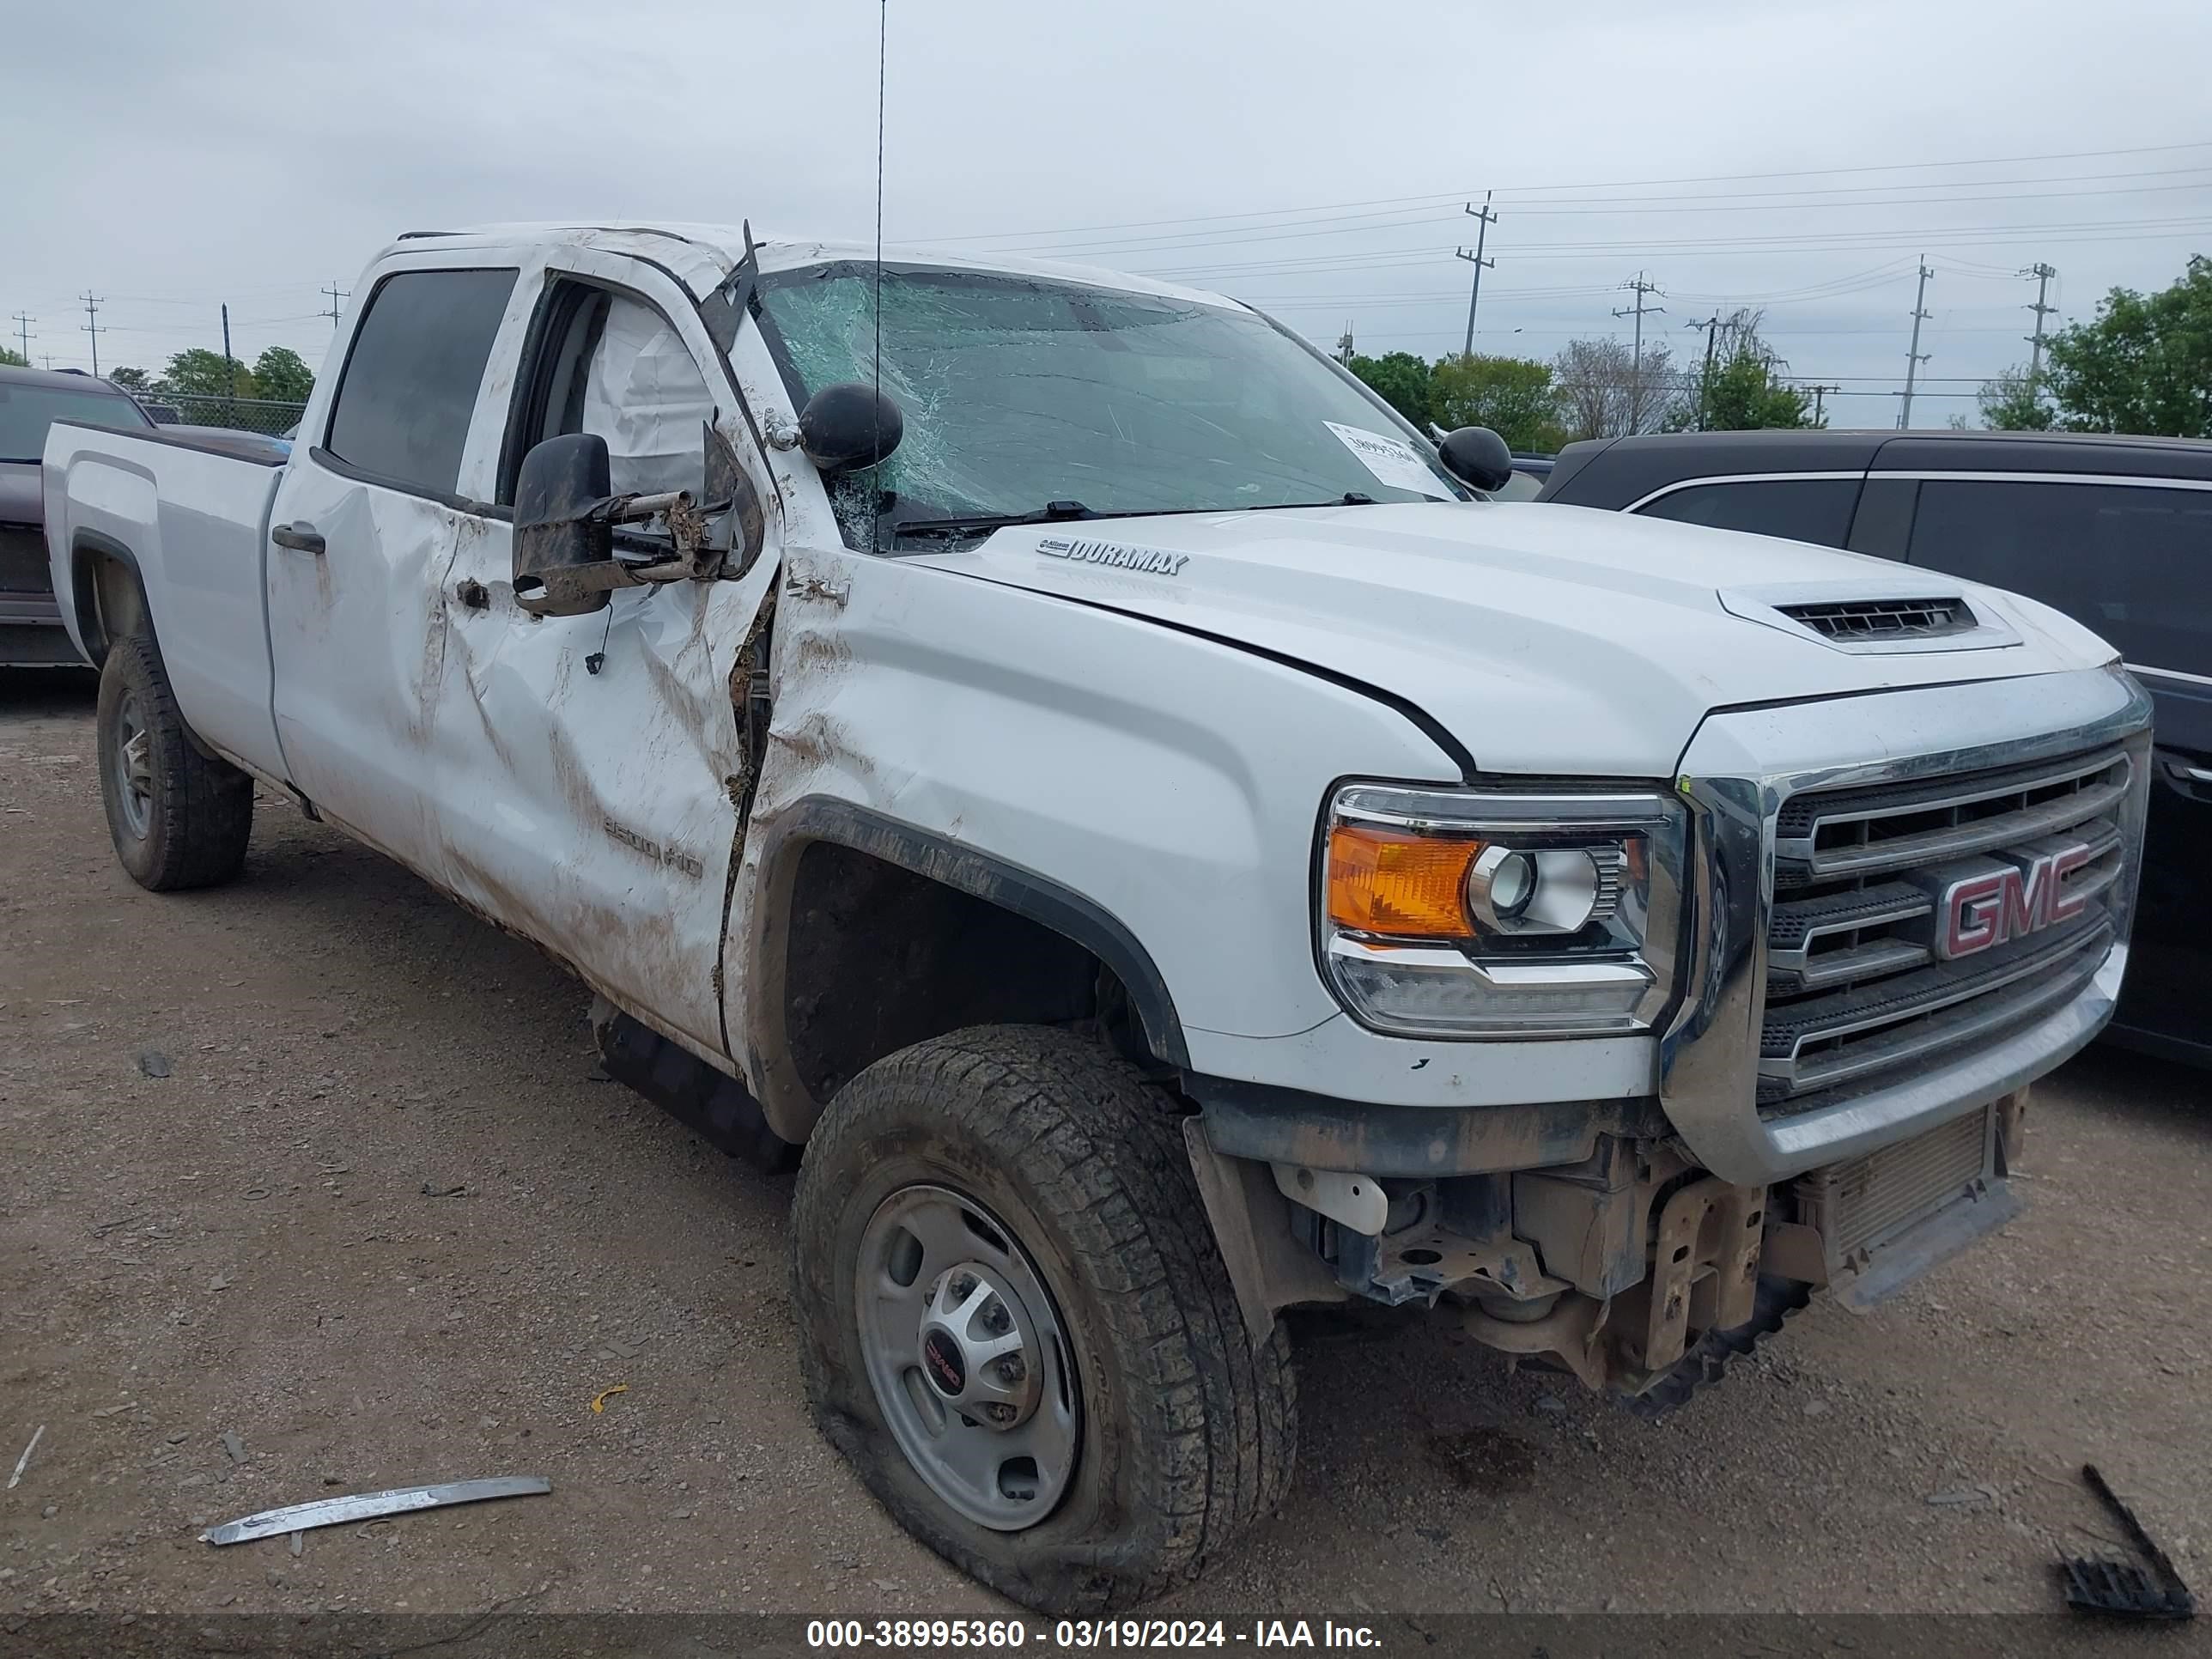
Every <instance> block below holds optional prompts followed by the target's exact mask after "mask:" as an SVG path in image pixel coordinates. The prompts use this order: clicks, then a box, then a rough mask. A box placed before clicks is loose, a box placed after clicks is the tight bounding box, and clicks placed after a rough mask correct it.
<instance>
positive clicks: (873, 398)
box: [799, 380, 906, 478]
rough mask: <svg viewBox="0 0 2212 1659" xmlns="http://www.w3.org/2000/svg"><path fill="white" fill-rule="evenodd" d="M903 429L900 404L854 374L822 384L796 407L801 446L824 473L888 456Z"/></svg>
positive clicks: (869, 463)
mask: <svg viewBox="0 0 2212 1659" xmlns="http://www.w3.org/2000/svg"><path fill="white" fill-rule="evenodd" d="M905 432H906V418H905V416H902V415H901V414H900V413H899V406H898V405H897V404H895V403H893V402H892V401H891V400H890V398H887V397H884V395H883V394H882V393H881V392H878V391H877V390H876V389H875V387H873V386H864V385H863V384H861V383H860V381H858V380H845V381H841V382H840V383H839V384H837V385H836V386H823V388H822V390H821V391H819V392H816V393H815V394H814V395H813V396H812V397H811V398H808V399H807V400H806V407H805V408H804V409H802V410H799V447H800V448H801V449H803V450H805V452H806V459H808V460H810V461H811V462H813V463H814V465H817V466H818V467H820V468H821V469H822V475H823V477H828V478H834V477H836V476H837V475H838V474H839V473H841V472H850V471H853V470H854V468H856V467H863V466H873V465H876V464H877V463H878V461H882V460H885V459H889V458H890V453H891V451H893V450H894V449H896V448H897V447H898V446H899V439H900V438H901V437H902V436H903V435H905Z"/></svg>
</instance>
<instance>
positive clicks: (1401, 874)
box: [1328, 823, 1482, 939]
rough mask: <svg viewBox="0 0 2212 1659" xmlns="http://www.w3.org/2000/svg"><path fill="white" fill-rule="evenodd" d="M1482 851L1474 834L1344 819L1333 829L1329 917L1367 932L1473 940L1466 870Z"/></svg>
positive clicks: (1331, 836)
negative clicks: (1425, 832) (1426, 832)
mask: <svg viewBox="0 0 2212 1659" xmlns="http://www.w3.org/2000/svg"><path fill="white" fill-rule="evenodd" d="M1481 850H1482V843H1481V842H1479V841H1475V840H1473V839H1472V838H1468V837H1458V836H1411V835H1407V834H1406V833H1405V832H1404V831H1403V830H1400V829H1378V828H1376V826H1374V825H1372V824H1365V823H1340V824H1338V825H1336V826H1335V827H1334V829H1331V830H1330V831H1329V833H1328V919H1329V920H1330V921H1333V922H1334V923H1335V924H1336V925H1337V926H1338V927H1346V928H1350V929H1351V930H1352V931H1353V932H1355V933H1383V934H1391V935H1396V936H1398V937H1401V938H1413V939H1470V938H1472V937H1473V936H1474V928H1473V927H1472V926H1471V925H1470V923H1469V922H1468V916H1467V902H1466V897H1465V895H1466V891H1467V871H1468V865H1470V864H1472V863H1473V862H1474V856H1475V854H1478V853H1480V851H1481Z"/></svg>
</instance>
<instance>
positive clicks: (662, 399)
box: [582, 295, 714, 495]
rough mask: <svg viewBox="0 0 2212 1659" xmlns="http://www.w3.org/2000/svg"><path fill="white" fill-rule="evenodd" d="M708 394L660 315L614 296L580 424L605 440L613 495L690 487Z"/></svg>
mask: <svg viewBox="0 0 2212 1659" xmlns="http://www.w3.org/2000/svg"><path fill="white" fill-rule="evenodd" d="M713 419H714V393H713V392H709V391H708V389H707V382H706V380H705V379H704V378H703V377H702V375H701V374H700V373H699V366H698V364H696V362H693V361H692V358H691V350H690V347H688V346H686V345H685V344H684V340H683V337H682V336H680V335H678V333H677V331H675V330H674V329H673V328H671V327H670V326H669V325H668V324H667V322H666V321H665V319H662V318H661V316H660V315H659V313H657V312H655V311H653V310H652V309H651V308H650V307H647V306H643V305H640V304H639V303H638V302H637V301H635V300H629V299H625V298H623V296H622V295H613V296H612V297H611V301H610V302H609V304H608V307H607V316H606V321H605V325H603V326H602V328H601V329H600V331H599V345H598V346H597V347H596V348H595V349H593V351H592V367H591V373H590V374H588V375H587V376H586V378H585V382H584V408H583V414H582V421H583V429H584V430H585V431H586V432H591V433H596V434H597V435H599V436H600V437H602V438H605V440H606V441H607V471H608V476H609V477H610V478H611V480H612V482H613V487H614V491H615V493H616V494H617V495H657V494H660V493H662V492H665V491H669V490H677V489H697V488H698V487H699V483H700V470H701V462H702V457H701V454H700V449H699V428H700V425H701V423H702V422H711V421H712V420H713Z"/></svg>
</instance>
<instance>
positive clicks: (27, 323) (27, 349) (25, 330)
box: [15, 311, 39, 368]
mask: <svg viewBox="0 0 2212 1659" xmlns="http://www.w3.org/2000/svg"><path fill="white" fill-rule="evenodd" d="M38 320H39V319H37V318H35V317H27V316H25V315H24V314H23V313H21V312H20V311H19V312H17V313H15V337H16V338H17V339H19V340H21V342H22V343H23V350H22V358H23V366H24V367H25V368H29V367H30V362H31V340H32V334H31V325H32V324H33V323H35V322H37V321H38Z"/></svg>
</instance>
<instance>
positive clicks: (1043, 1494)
mask: <svg viewBox="0 0 2212 1659" xmlns="http://www.w3.org/2000/svg"><path fill="white" fill-rule="evenodd" d="M792 1235H793V1240H792V1249H793V1291H794V1300H795V1303H796V1306H797V1310H798V1312H799V1316H800V1324H801V1333H802V1335H801V1360H802V1365H803V1369H804V1370H805V1381H806V1389H807V1396H808V1400H809V1402H810V1404H811V1406H812V1407H813V1410H814V1413H815V1417H816V1420H817V1423H818V1424H819V1425H820V1426H821V1428H822V1431H823V1434H824V1435H825V1436H826V1437H828V1438H829V1441H830V1442H831V1443H832V1444H834V1445H835V1446H836V1448H837V1449H838V1450H839V1451H841V1452H842V1453H843V1454H844V1455H845V1456H846V1457H847V1458H848V1459H849V1460H850V1461H851V1462H852V1463H853V1465H854V1468H855V1469H856V1470H857V1471H858V1472H859V1474H860V1478H861V1479H862V1480H864V1481H865V1482H866V1484H867V1486H868V1488H869V1490H870V1491H871V1492H873V1493H874V1494H875V1496H876V1497H877V1498H878V1500H879V1501H881V1502H882V1503H883V1504H884V1507H885V1508H886V1509H888V1510H890V1512H891V1514H892V1515H893V1516H894V1517H896V1519H897V1520H898V1521H899V1522H900V1523H901V1524H902V1525H903V1526H904V1527H905V1528H907V1529H908V1531H909V1532H911V1533H913V1534H915V1536H916V1537H917V1538H919V1539H921V1541H922V1542H924V1543H926V1544H927V1545H928V1546H929V1547H931V1548H932V1549H933V1550H935V1551H937V1552H938V1553H939V1554H940V1555H943V1556H945V1558H946V1559H948V1560H951V1562H953V1563H954V1564H955V1565H957V1566H959V1567H961V1568H962V1569H963V1570H964V1571H967V1572H969V1573H970V1574H972V1575H973V1576H974V1577H977V1578H979V1579H981V1581H982V1582H983V1583H987V1584H988V1585H990V1586H992V1587H993V1588H994V1589H997V1590H999V1591H1000V1592H1001V1593H1002V1594H1004V1595H1008V1596H1011V1597H1012V1598H1013V1599H1014V1600H1015V1601H1021V1602H1024V1603H1025V1604H1027V1605H1028V1606H1030V1607H1039V1608H1042V1609H1045V1610H1047V1611H1052V1612H1060V1611H1068V1610H1075V1609H1093V1610H1097V1609H1104V1608H1109V1607H1122V1606H1127V1605H1128V1604H1130V1603H1132V1602H1135V1601H1141V1600H1143V1599H1145V1598H1146V1597H1147V1596H1151V1595H1158V1594H1159V1593H1161V1592H1162V1591H1164V1590H1165V1589H1168V1588H1169V1587H1170V1586H1171V1585H1172V1584H1174V1583H1176V1582H1177V1581H1179V1580H1182V1579H1186V1578H1189V1577H1195V1576H1196V1575H1197V1574H1198V1573H1199V1572H1200V1571H1202V1570H1203V1568H1204V1567H1205V1565H1206V1563H1207V1562H1208V1561H1209V1560H1210V1559H1212V1558H1213V1557H1215V1556H1216V1555H1218V1553H1220V1552H1221V1551H1222V1550H1223V1549H1224V1548H1225V1547H1227V1546H1228V1544H1229V1543H1230V1541H1231V1540H1232V1539H1233V1538H1234V1537H1235V1536H1236V1535H1237V1534H1238V1533H1239V1532H1241V1531H1242V1530H1243V1528H1246V1527H1247V1526H1249V1524H1250V1523H1251V1522H1253V1521H1255V1520H1256V1519H1258V1518H1259V1517H1260V1516H1263V1515H1265V1514H1266V1513H1267V1511H1269V1510H1272V1509H1273V1507H1274V1506H1275V1504H1277V1503H1278V1502H1279V1500H1280V1499H1281V1498H1282V1496H1283V1493H1284V1491H1285V1488H1286V1487H1287V1486H1288V1484H1289V1479H1290V1471H1291V1457H1292V1454H1293V1444H1294V1440H1295V1435H1296V1402H1295V1399H1294V1393H1293V1384H1292V1381H1291V1369H1290V1363H1289V1345H1288V1339H1287V1338H1286V1337H1285V1334H1284V1333H1283V1331H1282V1330H1281V1328H1280V1327H1278V1328H1276V1329H1274V1330H1273V1332H1271V1333H1270V1334H1269V1335H1268V1338H1267V1340H1266V1341H1264V1342H1260V1343H1256V1344H1255V1342H1254V1341H1253V1340H1252V1339H1251V1336H1250V1335H1249V1333H1248V1331H1247V1330H1246V1328H1245V1325H1244V1322H1243V1317H1242V1316H1241V1315H1240V1313H1239V1311H1238V1309H1237V1299H1236V1297H1235V1294H1234V1292H1233V1291H1231V1288H1230V1285H1229V1279H1228V1273H1227V1271H1226V1269H1225V1267H1223V1265H1222V1263H1221V1261H1220V1258H1219V1255H1218V1252H1217V1251H1216V1249H1215V1247H1214V1244H1213V1241H1212V1234H1211V1232H1210V1231H1209V1229H1208V1227H1207V1225H1206V1218H1205V1211H1204V1207H1203V1206H1202V1204H1201V1202H1200V1199H1199V1195H1198V1193H1197V1190H1196V1187H1195V1184H1194V1182H1193V1180H1192V1178H1191V1174H1190V1169H1189V1164H1188V1155H1187V1153H1186V1152H1185V1151H1184V1147H1183V1142H1182V1134H1181V1132H1180V1125H1179V1121H1178V1120H1177V1119H1176V1117H1175V1115H1173V1113H1172V1112H1171V1111H1170V1109H1168V1103H1167V1102H1166V1101H1165V1100H1164V1098H1163V1097H1161V1096H1160V1094H1159V1092H1158V1091H1157V1090H1154V1089H1153V1088H1152V1087H1151V1086H1149V1085H1146V1083H1145V1081H1144V1080H1143V1079H1142V1078H1141V1077H1140V1076H1139V1074H1138V1073H1137V1072H1136V1071H1135V1070H1134V1069H1133V1067H1131V1066H1128V1065H1127V1063H1125V1062H1124V1061H1122V1060H1119V1059H1116V1058H1115V1056H1113V1055H1111V1054H1108V1053H1106V1052H1105V1051H1104V1050H1103V1049H1102V1048H1098V1047H1097V1046H1096V1045H1095V1044H1092V1043H1091V1042H1086V1041H1085V1040H1083V1039H1080V1038H1079V1037H1076V1036H1072V1035H1070V1034H1068V1033H1066V1032H1062V1031H1058V1030H1045V1029H1037V1028H1024V1027H1012V1028H989V1029H981V1030H969V1031H960V1032H955V1033H953V1034H952V1035H951V1036H945V1037H939V1038H935V1039H933V1040H931V1041H929V1042H921V1043H917V1044H916V1045H915V1046H914V1047H913V1048H908V1049H905V1050H902V1052H900V1053H898V1054H893V1055H891V1056H890V1057H889V1058H887V1059H885V1060H879V1061H878V1062H877V1063H876V1064H875V1065H874V1066H870V1067H869V1068H868V1069H867V1070H866V1071H865V1072H863V1073H861V1074H860V1076H859V1077H857V1078H855V1079H854V1080H853V1081H852V1082H851V1083H850V1084H848V1085H847V1086H846V1088H845V1089H844V1091H842V1093H840V1094H839V1096H838V1097H837V1099H836V1102H835V1103H832V1105H831V1107H830V1109H829V1113H828V1115H826V1116H825V1117H824V1118H823V1121H822V1122H821V1124H820V1125H819V1126H818V1127H817V1128H816V1130H815V1132H814V1135H813V1137H812V1139H810V1140H809V1142H808V1143H807V1146H806V1152H805V1160H804V1161H803V1162H802V1164H800V1167H799V1193H798V1198H797V1201H796V1204H795V1206H794V1209H793V1228H792Z"/></svg>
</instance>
